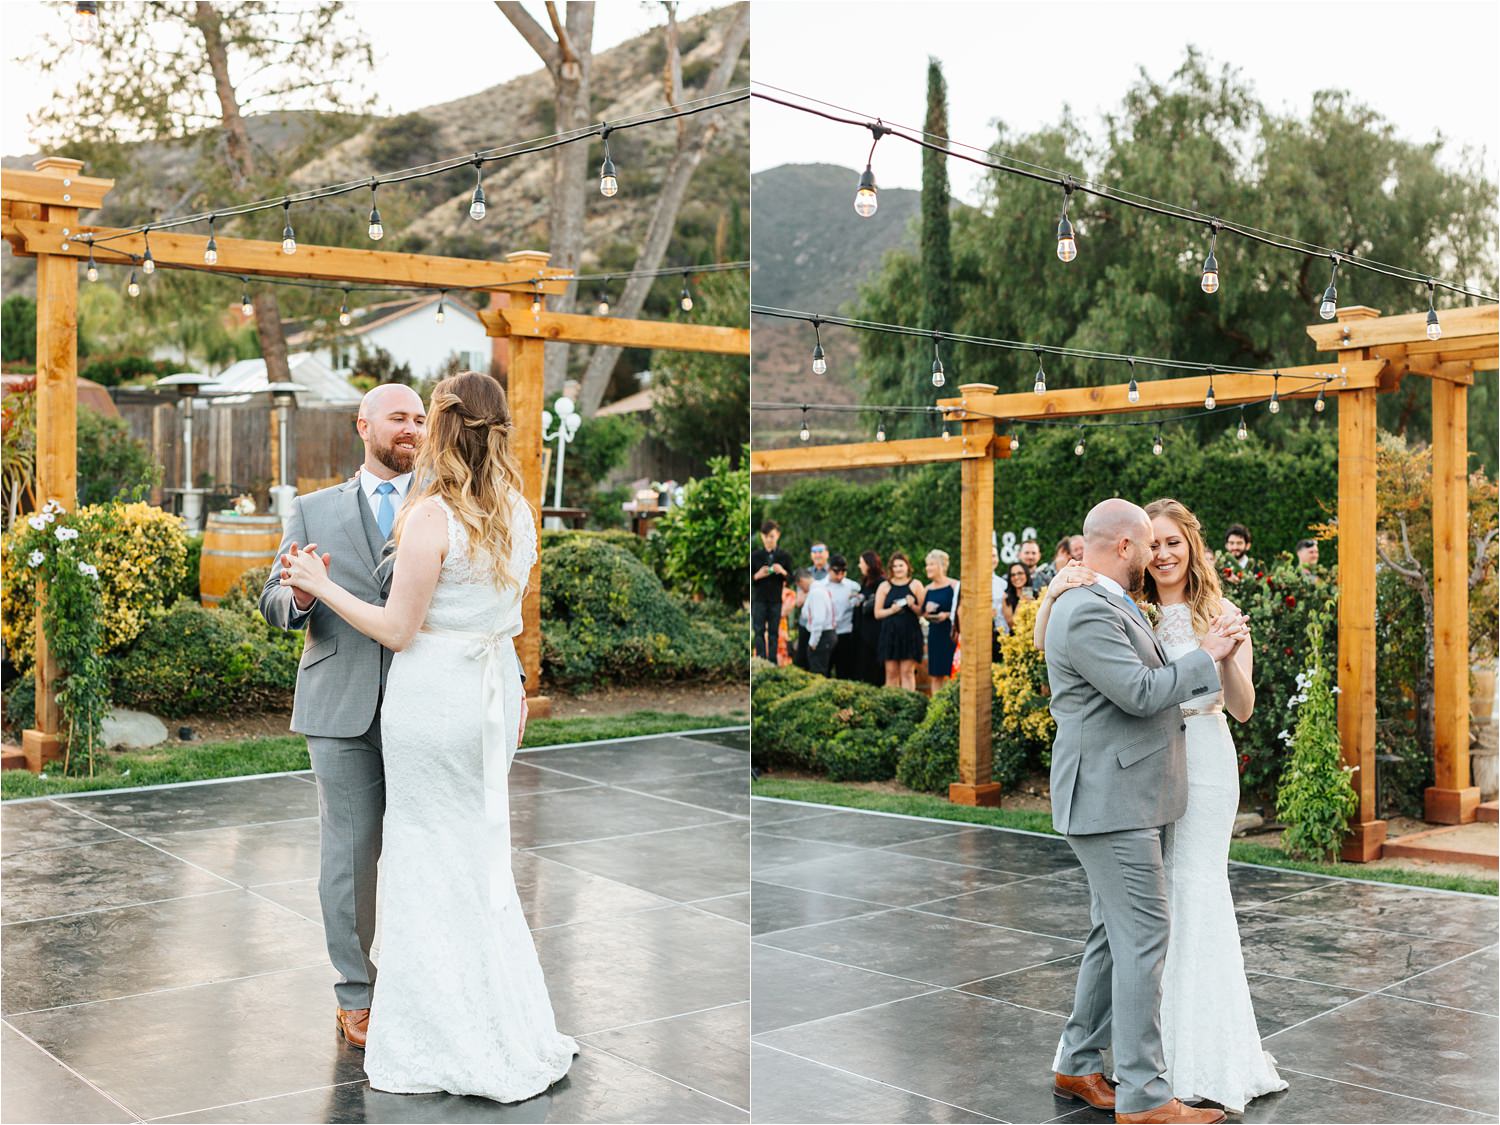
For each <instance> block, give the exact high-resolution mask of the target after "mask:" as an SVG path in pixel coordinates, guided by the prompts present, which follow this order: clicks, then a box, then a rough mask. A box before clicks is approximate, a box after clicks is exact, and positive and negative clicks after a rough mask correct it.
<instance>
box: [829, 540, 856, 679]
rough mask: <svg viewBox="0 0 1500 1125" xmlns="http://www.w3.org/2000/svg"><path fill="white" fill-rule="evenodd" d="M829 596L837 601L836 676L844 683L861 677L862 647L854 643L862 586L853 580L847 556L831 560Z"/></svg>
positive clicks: (834, 670) (834, 666)
mask: <svg viewBox="0 0 1500 1125" xmlns="http://www.w3.org/2000/svg"><path fill="white" fill-rule="evenodd" d="M824 585H825V586H827V587H828V596H829V597H831V598H832V599H833V628H834V632H835V633H836V634H837V635H838V639H837V640H836V641H835V642H834V645H833V674H834V676H835V678H837V679H840V680H853V679H858V677H859V645H858V642H856V641H855V639H854V613H855V610H856V609H857V608H858V607H857V599H858V598H859V583H858V582H856V581H854V579H852V578H850V577H849V563H848V560H846V559H845V558H844V556H843V555H829V556H828V581H827V582H825V583H824Z"/></svg>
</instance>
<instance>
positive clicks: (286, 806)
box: [67, 775, 318, 839]
mask: <svg viewBox="0 0 1500 1125" xmlns="http://www.w3.org/2000/svg"><path fill="white" fill-rule="evenodd" d="M67 803H68V806H69V807H70V808H72V809H74V810H75V811H77V812H81V813H84V814H86V815H88V816H90V817H93V818H94V819H96V820H101V821H103V822H104V823H106V824H110V825H113V826H114V827H116V828H119V829H121V830H123V831H125V832H130V833H132V834H134V835H136V836H142V837H145V838H148V839H149V838H151V837H153V836H155V835H159V834H161V833H166V832H186V831H190V830H193V829H197V828H230V827H233V826H234V825H237V824H263V823H266V822H268V821H273V820H297V819H300V818H302V817H309V816H317V815H318V791H317V787H316V786H310V785H308V784H307V783H306V782H304V781H301V780H300V779H298V778H295V777H288V776H285V775H283V776H280V777H255V778H237V779H235V778H232V779H229V780H226V781H214V782H209V783H207V784H204V785H183V786H180V787H178V788H174V789H114V790H110V791H108V792H105V793H84V794H80V795H78V796H75V797H69V798H67Z"/></svg>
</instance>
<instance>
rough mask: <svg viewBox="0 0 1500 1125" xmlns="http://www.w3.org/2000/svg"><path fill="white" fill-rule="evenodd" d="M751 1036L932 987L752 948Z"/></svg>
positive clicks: (771, 949)
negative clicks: (752, 1033) (753, 1032)
mask: <svg viewBox="0 0 1500 1125" xmlns="http://www.w3.org/2000/svg"><path fill="white" fill-rule="evenodd" d="M750 965H751V1004H752V1016H753V1019H754V1029H755V1033H756V1034H757V1035H758V1034H760V1033H761V1032H763V1031H774V1030H776V1029H777V1028H782V1027H789V1026H791V1025H792V1024H798V1023H806V1022H807V1021H809V1020H819V1019H823V1018H824V1017H826V1016H832V1015H837V1014H838V1013H840V1012H851V1011H853V1010H854V1009H856V1008H866V1007H869V1006H870V1005H872V1004H884V1003H888V1002H889V1001H892V1000H901V999H904V998H905V997H908V996H915V995H917V994H918V993H920V992H927V991H930V990H931V988H932V986H931V985H926V984H920V983H918V982H916V981H909V980H902V979H900V978H899V977H891V976H883V975H881V974H880V973H873V972H870V971H868V970H866V969H855V968H851V967H850V966H848V965H837V964H834V963H833V962H831V961H820V960H815V959H812V958H808V957H804V956H803V955H801V954H799V953H788V952H786V951H785V950H782V949H776V948H775V947H773V946H769V945H761V944H760V943H756V944H755V945H753V946H751V950H750Z"/></svg>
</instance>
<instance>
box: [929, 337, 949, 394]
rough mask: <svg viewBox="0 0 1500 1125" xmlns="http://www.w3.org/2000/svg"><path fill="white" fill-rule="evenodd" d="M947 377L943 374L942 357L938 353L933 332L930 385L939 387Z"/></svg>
mask: <svg viewBox="0 0 1500 1125" xmlns="http://www.w3.org/2000/svg"><path fill="white" fill-rule="evenodd" d="M945 382H947V379H946V378H945V377H944V375H943V357H942V356H941V355H939V354H938V337H937V334H936V333H934V334H933V337H932V385H933V386H934V387H941V386H942V385H943V384H944V383H945Z"/></svg>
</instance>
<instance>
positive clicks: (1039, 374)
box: [1031, 348, 1047, 395]
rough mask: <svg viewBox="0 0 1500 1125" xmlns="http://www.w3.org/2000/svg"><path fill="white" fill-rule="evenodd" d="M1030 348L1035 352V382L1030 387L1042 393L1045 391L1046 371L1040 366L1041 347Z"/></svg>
mask: <svg viewBox="0 0 1500 1125" xmlns="http://www.w3.org/2000/svg"><path fill="white" fill-rule="evenodd" d="M1032 350H1033V351H1035V352H1036V383H1035V384H1033V385H1032V388H1031V389H1032V390H1034V391H1035V392H1036V393H1037V394H1039V395H1044V394H1046V393H1047V372H1046V370H1045V369H1044V368H1043V367H1042V349H1041V348H1033V349H1032Z"/></svg>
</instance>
